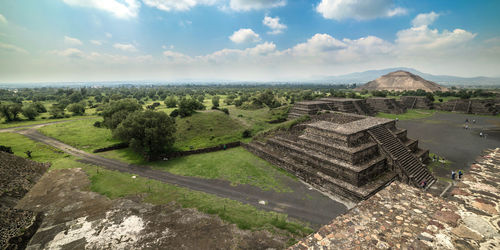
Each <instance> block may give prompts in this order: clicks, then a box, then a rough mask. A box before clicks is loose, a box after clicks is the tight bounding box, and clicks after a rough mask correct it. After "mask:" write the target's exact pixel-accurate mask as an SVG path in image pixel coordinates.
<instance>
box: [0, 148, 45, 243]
mask: <svg viewBox="0 0 500 250" xmlns="http://www.w3.org/2000/svg"><path fill="white" fill-rule="evenodd" d="M48 167H49V165H48V164H42V163H37V162H34V161H30V160H26V159H23V158H21V157H17V156H15V155H13V154H8V153H5V152H0V249H22V248H24V247H25V246H26V243H27V241H28V240H29V238H30V237H31V236H32V235H33V233H34V232H35V231H36V229H37V227H38V224H39V223H40V220H41V216H40V214H39V213H36V212H33V211H27V210H23V209H17V208H15V207H16V205H17V203H18V202H19V200H20V199H21V198H23V196H24V195H25V194H26V193H27V192H28V191H29V190H30V189H31V188H32V187H33V186H34V185H35V183H36V182H37V181H38V179H39V178H40V177H41V176H42V175H43V173H44V172H45V171H46V170H47V169H48Z"/></svg>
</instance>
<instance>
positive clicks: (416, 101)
mask: <svg viewBox="0 0 500 250" xmlns="http://www.w3.org/2000/svg"><path fill="white" fill-rule="evenodd" d="M400 102H401V103H402V104H403V105H404V106H405V107H406V108H407V109H434V103H433V102H432V101H431V100H429V99H428V98H427V97H425V96H402V97H401V99H400Z"/></svg>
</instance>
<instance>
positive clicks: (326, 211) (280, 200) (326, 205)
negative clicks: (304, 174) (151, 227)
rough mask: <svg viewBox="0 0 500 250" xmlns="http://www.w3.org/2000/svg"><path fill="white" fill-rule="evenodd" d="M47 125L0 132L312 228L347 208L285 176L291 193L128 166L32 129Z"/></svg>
mask: <svg viewBox="0 0 500 250" xmlns="http://www.w3.org/2000/svg"><path fill="white" fill-rule="evenodd" d="M61 122H64V121H61ZM49 124H53V123H46V124H37V125H33V126H32V128H30V129H26V130H17V129H19V128H27V127H29V126H22V127H16V128H9V129H3V130H0V132H16V133H19V134H22V135H25V136H26V137H28V138H30V139H32V140H35V141H39V142H42V143H45V144H47V145H50V146H52V147H55V148H58V149H60V150H62V151H64V152H66V153H68V154H70V155H73V156H76V157H78V158H80V159H81V160H79V161H81V162H85V163H89V164H93V165H97V166H102V167H104V168H106V169H110V170H117V171H120V172H126V173H131V174H134V175H138V176H142V177H146V178H149V179H154V180H158V181H162V182H165V183H169V184H174V185H177V186H181V187H186V188H189V189H192V190H197V191H202V192H206V193H210V194H214V195H217V196H219V197H224V198H229V199H232V200H237V201H240V202H243V203H246V204H251V205H253V206H256V207H259V208H262V209H265V210H269V211H275V212H280V213H285V214H288V215H289V216H290V217H293V218H296V219H300V220H302V221H306V222H309V223H311V226H312V227H313V228H318V227H319V226H320V225H324V224H327V223H329V222H330V221H331V220H332V219H333V218H335V217H337V216H338V215H340V214H343V213H344V212H346V211H347V207H346V206H345V205H344V204H342V203H340V202H337V201H334V200H332V199H330V198H328V197H327V196H325V195H323V194H322V193H320V192H319V191H317V190H315V189H312V188H310V187H308V186H306V185H305V184H303V183H301V182H298V181H295V180H292V179H291V178H288V177H286V178H285V182H286V183H285V184H286V185H288V186H289V187H290V188H291V189H292V190H293V192H282V193H278V192H274V191H264V190H261V189H260V188H257V187H254V186H251V185H237V186H232V185H231V184H230V182H228V181H224V180H210V179H202V178H196V177H187V176H179V175H174V174H171V173H169V172H165V171H161V170H154V169H151V168H150V167H148V166H138V165H131V164H127V163H124V162H121V161H117V160H113V159H107V158H104V157H101V156H98V155H95V154H90V153H87V152H84V151H82V150H79V149H76V148H74V147H72V146H70V145H67V144H65V143H63V142H60V141H58V140H56V139H54V138H51V137H47V136H45V135H43V134H41V133H39V132H38V131H37V130H36V129H37V128H40V127H42V126H45V125H49ZM262 200H264V201H266V204H265V205H262V204H260V203H259V201H262Z"/></svg>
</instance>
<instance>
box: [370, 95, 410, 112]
mask: <svg viewBox="0 0 500 250" xmlns="http://www.w3.org/2000/svg"><path fill="white" fill-rule="evenodd" d="M366 103H367V104H368V105H370V107H371V108H372V109H373V110H375V111H376V112H383V113H389V114H403V113H405V112H406V107H405V106H403V105H401V104H400V103H399V102H397V101H396V100H395V99H394V98H383V97H373V98H368V99H366Z"/></svg>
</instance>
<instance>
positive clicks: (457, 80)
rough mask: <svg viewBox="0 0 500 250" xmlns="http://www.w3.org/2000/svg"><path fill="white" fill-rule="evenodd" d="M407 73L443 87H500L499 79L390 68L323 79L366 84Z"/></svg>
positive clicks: (324, 78)
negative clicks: (387, 76) (384, 77)
mask: <svg viewBox="0 0 500 250" xmlns="http://www.w3.org/2000/svg"><path fill="white" fill-rule="evenodd" d="M400 70H402V71H407V72H410V73H412V74H415V75H419V76H421V77H422V78H425V79H426V80H429V81H433V82H436V83H439V84H442V85H447V86H451V85H465V86H473V85H483V86H486V85H500V78H497V77H482V76H480V77H458V76H448V75H431V74H427V73H423V72H420V71H418V70H416V69H412V68H404V67H400V68H388V69H381V70H368V71H364V72H356V73H351V74H346V75H340V76H327V77H323V78H322V81H332V82H337V83H358V84H359V83H366V82H369V81H372V80H374V79H377V78H379V77H380V76H382V75H386V74H388V73H391V72H394V71H400Z"/></svg>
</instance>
